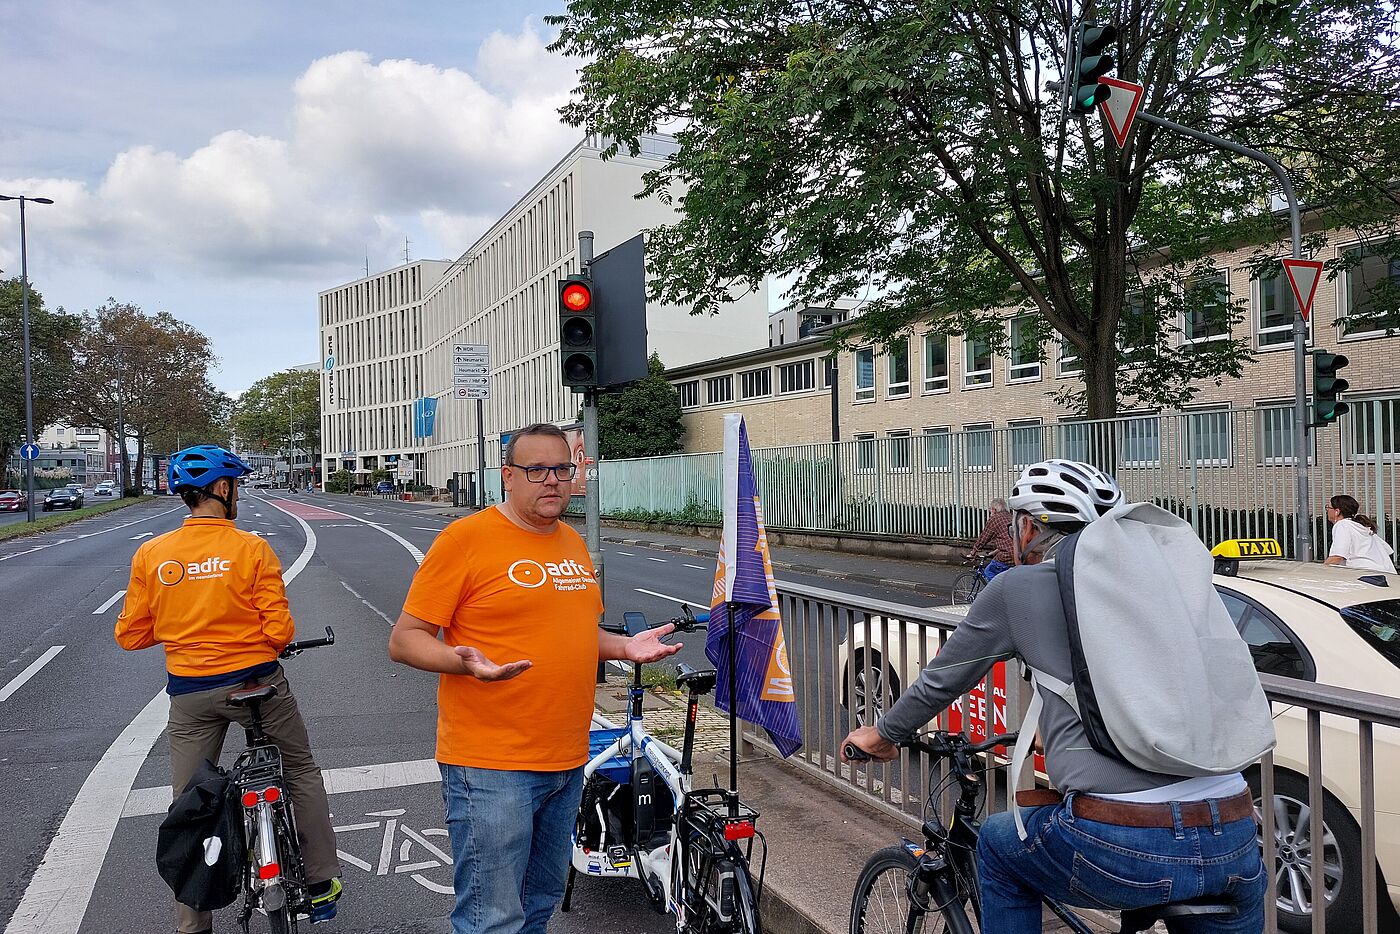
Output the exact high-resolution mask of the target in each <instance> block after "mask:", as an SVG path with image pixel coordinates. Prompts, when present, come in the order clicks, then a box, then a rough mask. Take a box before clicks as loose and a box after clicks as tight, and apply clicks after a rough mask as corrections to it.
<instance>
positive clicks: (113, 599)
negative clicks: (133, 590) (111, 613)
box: [92, 590, 126, 616]
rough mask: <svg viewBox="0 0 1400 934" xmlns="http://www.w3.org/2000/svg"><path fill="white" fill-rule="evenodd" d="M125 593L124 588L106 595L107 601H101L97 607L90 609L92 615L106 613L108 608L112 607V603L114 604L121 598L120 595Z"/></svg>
mask: <svg viewBox="0 0 1400 934" xmlns="http://www.w3.org/2000/svg"><path fill="white" fill-rule="evenodd" d="M125 593H126V591H125V590H118V591H117V592H116V593H114V594H112V595H111V596H110V597H108V598H107V601H106V602H105V603H103V604H102V605H101V606H100V607H98V608H97V609H95V610H93V611H92V615H93V616H101V615H102V614H103V613H106V612H107V611H108V610H110V609H111V608H112V604H114V603H116V602H117V601H118V600H120V599H121V598H122V595H123V594H125Z"/></svg>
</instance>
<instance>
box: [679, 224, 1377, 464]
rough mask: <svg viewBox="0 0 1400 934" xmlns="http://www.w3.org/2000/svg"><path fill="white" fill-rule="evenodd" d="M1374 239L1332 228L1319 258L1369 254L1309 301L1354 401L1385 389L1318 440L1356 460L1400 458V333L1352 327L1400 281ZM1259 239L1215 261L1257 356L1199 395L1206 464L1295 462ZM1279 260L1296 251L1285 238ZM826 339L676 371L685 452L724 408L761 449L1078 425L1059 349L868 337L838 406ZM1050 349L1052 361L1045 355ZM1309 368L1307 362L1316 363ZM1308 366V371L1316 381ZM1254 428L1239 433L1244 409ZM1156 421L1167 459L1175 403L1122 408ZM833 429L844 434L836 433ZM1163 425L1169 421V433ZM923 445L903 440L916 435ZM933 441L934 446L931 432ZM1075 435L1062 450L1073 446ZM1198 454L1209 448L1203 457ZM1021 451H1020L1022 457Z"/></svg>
mask: <svg viewBox="0 0 1400 934" xmlns="http://www.w3.org/2000/svg"><path fill="white" fill-rule="evenodd" d="M1375 244H1376V241H1375V240H1374V239H1373V240H1371V241H1364V240H1362V239H1360V238H1359V237H1358V236H1357V235H1355V234H1354V233H1351V232H1348V231H1333V232H1332V233H1331V235H1330V237H1329V240H1328V243H1327V246H1326V247H1325V248H1323V249H1322V250H1321V251H1320V252H1319V253H1318V254H1317V255H1316V256H1314V257H1313V258H1315V259H1321V260H1332V259H1335V258H1337V257H1339V256H1342V255H1344V254H1345V255H1352V256H1359V258H1360V262H1359V265H1357V266H1356V267H1354V268H1353V269H1350V270H1348V271H1346V272H1343V273H1341V274H1339V275H1337V276H1336V278H1335V279H1331V280H1329V279H1328V278H1326V276H1325V275H1324V277H1323V278H1322V280H1321V281H1320V282H1319V284H1318V286H1317V292H1316V296H1315V298H1314V301H1313V305H1312V320H1311V334H1312V340H1311V343H1310V347H1316V346H1319V345H1320V346H1323V347H1326V348H1328V349H1330V350H1332V351H1333V352H1338V353H1343V354H1345V355H1346V356H1347V357H1348V358H1349V360H1350V365H1349V367H1348V368H1347V369H1346V371H1345V372H1344V374H1343V375H1344V376H1345V378H1346V379H1347V380H1348V381H1349V382H1350V384H1351V388H1350V390H1349V391H1348V392H1347V394H1346V398H1347V399H1348V400H1352V401H1353V402H1355V401H1368V400H1378V402H1377V404H1374V405H1368V406H1353V409H1354V411H1353V414H1352V415H1350V416H1347V417H1345V418H1344V419H1343V421H1342V431H1341V432H1340V433H1338V432H1335V431H1333V432H1331V433H1330V434H1327V433H1321V434H1320V435H1319V439H1320V440H1319V443H1321V444H1324V445H1338V444H1339V445H1341V448H1342V450H1341V452H1340V455H1341V457H1342V458H1343V459H1344V460H1345V459H1348V458H1350V459H1351V460H1374V459H1375V458H1376V456H1377V453H1379V456H1380V458H1381V459H1383V460H1394V459H1397V458H1400V367H1397V365H1396V363H1395V360H1396V358H1397V356H1398V355H1400V335H1393V336H1392V335H1387V334H1385V333H1384V332H1383V331H1377V330H1363V329H1361V328H1359V327H1358V326H1357V325H1356V324H1355V323H1353V324H1351V325H1350V326H1348V322H1349V321H1351V322H1355V321H1356V313H1357V311H1358V310H1360V309H1364V308H1365V303H1366V299H1367V296H1368V294H1370V293H1371V290H1373V289H1374V288H1375V287H1376V285H1377V284H1378V283H1380V282H1383V281H1385V280H1386V279H1390V280H1391V281H1395V282H1400V263H1397V264H1391V263H1388V262H1387V260H1386V257H1385V255H1384V254H1383V253H1380V252H1379V251H1376V250H1375ZM1254 254H1255V248H1254V247H1252V246H1247V247H1242V248H1240V249H1238V250H1235V251H1233V252H1228V253H1223V254H1220V255H1218V256H1217V257H1215V264H1216V266H1217V268H1218V269H1219V271H1220V274H1221V275H1222V276H1224V279H1225V285H1226V287H1227V289H1228V294H1229V300H1230V302H1231V303H1232V304H1235V303H1238V310H1239V312H1241V313H1242V317H1241V319H1240V320H1239V321H1238V322H1236V323H1235V325H1234V326H1233V329H1232V332H1231V333H1232V335H1233V336H1234V337H1237V338H1241V339H1245V340H1247V341H1248V344H1249V347H1250V348H1251V350H1252V352H1253V353H1254V355H1255V360H1254V361H1253V362H1252V363H1249V364H1247V366H1246V371H1245V375H1244V376H1243V377H1241V378H1238V379H1229V380H1226V381H1225V382H1224V383H1223V384H1222V385H1220V386H1218V387H1217V386H1215V385H1213V384H1209V383H1207V384H1204V385H1202V387H1201V391H1200V393H1199V394H1198V395H1197V397H1196V398H1195V399H1193V400H1192V402H1191V404H1190V405H1189V406H1187V407H1185V408H1184V409H1183V411H1184V412H1188V413H1193V415H1194V417H1193V418H1192V419H1191V421H1192V423H1193V425H1194V426H1195V428H1194V430H1195V431H1196V433H1197V445H1196V446H1197V448H1198V449H1199V450H1198V451H1197V457H1196V461H1197V463H1200V464H1206V465H1214V464H1217V463H1222V462H1230V461H1233V460H1234V459H1237V458H1245V459H1247V460H1251V461H1253V462H1254V463H1256V464H1264V465H1267V464H1284V463H1291V450H1292V449H1291V442H1290V441H1289V439H1290V438H1291V430H1292V424H1293V413H1292V410H1291V409H1290V408H1289V407H1288V405H1289V403H1291V400H1292V398H1293V383H1294V375H1293V374H1294V357H1293V343H1292V330H1291V322H1292V317H1293V307H1294V301H1293V296H1292V293H1291V290H1290V289H1289V286H1288V283H1287V280H1286V278H1285V277H1284V276H1282V275H1279V276H1278V277H1276V278H1274V279H1270V280H1262V281H1254V280H1251V278H1250V269H1249V265H1248V264H1249V261H1250V260H1251V258H1252V257H1253V256H1254ZM1278 255H1280V256H1281V255H1286V247H1284V245H1282V244H1281V245H1280V250H1279V254H1278ZM1188 316H1189V317H1190V318H1191V320H1186V321H1180V322H1178V326H1179V327H1180V330H1181V334H1180V335H1179V336H1178V337H1176V338H1175V339H1177V340H1179V341H1181V342H1193V341H1210V340H1218V339H1221V338H1222V337H1224V336H1225V335H1224V334H1223V333H1213V332H1212V331H1211V329H1210V327H1211V323H1210V319H1209V317H1208V316H1207V315H1206V314H1204V313H1201V314H1190V313H1188ZM1022 326H1023V325H1022V323H1021V322H1020V321H1018V320H1017V319H1016V318H1014V317H1010V316H1008V317H1007V319H1006V321H1005V327H1006V328H1007V329H1008V331H1007V336H1008V345H1009V346H1010V347H1012V348H1016V347H1018V346H1019V345H1021V344H1022V342H1021V341H1019V340H1018V331H1019V329H1020V328H1021V327H1022ZM827 354H828V348H827V346H826V345H825V342H824V340H823V338H822V336H821V334H820V332H819V333H817V334H814V335H813V336H811V337H808V338H806V339H804V340H801V341H798V342H796V343H787V344H784V345H782V346H775V347H772V348H769V349H767V350H762V351H758V352H754V353H749V354H742V355H738V356H732V357H722V358H719V359H716V360H711V361H706V362H704V363H699V364H694V365H691V366H687V367H682V368H676V369H672V370H670V371H668V377H669V378H670V379H671V380H672V382H673V383H674V384H675V385H676V386H677V389H678V391H679V392H680V394H681V401H682V407H683V411H684V416H683V419H684V422H685V426H686V429H687V434H686V442H685V445H686V448H685V449H686V451H687V452H691V453H693V452H702V451H715V450H718V449H719V448H720V447H721V440H720V439H721V437H722V436H721V425H722V423H723V416H724V415H725V414H727V413H729V412H742V413H743V414H744V415H745V416H746V419H747V421H748V430H749V437H750V439H751V441H752V443H753V444H754V446H755V447H771V446H781V445H793V444H806V443H814V442H829V441H833V440H840V441H851V440H873V439H882V438H891V439H896V443H897V444H899V443H901V442H899V441H898V439H902V438H904V437H911V436H912V438H919V437H920V436H937V435H938V434H942V433H949V432H952V433H958V432H968V431H971V432H980V431H983V430H991V429H994V430H997V432H998V435H999V436H1000V434H1001V433H1002V430H1003V429H1006V430H1009V431H1010V435H1011V438H1012V444H1013V445H1014V444H1015V443H1016V442H1015V439H1016V436H1017V434H1018V433H1019V434H1020V435H1021V436H1022V437H1024V438H1025V439H1027V441H1028V442H1029V441H1030V440H1031V439H1035V440H1034V444H1033V445H1032V444H1029V443H1028V444H1026V445H1024V447H1027V448H1030V447H1033V446H1034V447H1038V446H1039V443H1040V442H1039V438H1040V434H1041V431H1042V429H1046V430H1054V431H1061V432H1063V431H1069V430H1071V428H1070V424H1071V423H1073V422H1075V421H1077V419H1076V418H1075V416H1074V415H1073V413H1072V412H1070V411H1068V410H1067V409H1065V408H1064V407H1062V406H1060V405H1059V404H1057V403H1056V401H1055V399H1054V398H1053V397H1054V395H1055V394H1056V392H1057V391H1058V390H1060V389H1061V388H1064V387H1066V386H1068V385H1072V384H1075V383H1078V382H1079V381H1080V376H1079V372H1080V371H1079V369H1078V366H1077V362H1076V361H1075V360H1074V359H1073V358H1067V357H1066V356H1065V355H1064V353H1063V351H1062V350H1061V349H1060V348H1059V347H1046V348H1045V350H1044V352H1043V354H1042V352H1041V351H1040V350H1039V349H1037V348H1030V347H1027V348H1024V349H1022V350H1021V351H1019V352H1017V351H1013V352H1012V353H1010V354H1009V355H1001V354H994V353H992V352H991V350H990V349H989V348H988V347H987V346H986V345H985V344H979V343H978V342H973V341H967V340H964V339H963V338H961V337H957V336H953V337H943V336H941V335H933V334H929V333H927V332H926V329H921V328H915V329H914V330H913V331H912V333H910V334H909V335H908V336H907V337H906V338H905V339H904V340H903V341H899V342H897V343H896V344H895V345H894V346H892V347H890V348H885V347H881V346H872V347H862V348H857V349H855V350H854V351H845V352H842V353H840V354H838V355H836V357H835V359H834V363H835V370H836V374H837V376H836V380H835V383H836V394H837V398H836V401H835V406H834V409H835V411H834V414H833V402H832V398H831V391H832V390H831V388H830V386H829V384H828V381H827V376H826V374H827V367H828V365H829V364H828V360H827ZM1041 356H1044V357H1045V359H1044V360H1041V359H1040V357H1041ZM1310 370H1311V367H1310V366H1309V371H1310ZM1310 378H1311V377H1309V379H1310ZM1251 409H1257V410H1260V411H1258V412H1255V413H1252V414H1251V415H1250V418H1249V421H1250V423H1251V428H1250V430H1249V431H1248V432H1247V433H1246V434H1245V436H1239V435H1240V431H1239V428H1238V424H1237V423H1239V422H1241V419H1240V418H1238V417H1236V416H1237V415H1241V414H1244V413H1243V412H1241V411H1240V410H1251ZM1121 414H1123V415H1132V414H1141V415H1143V416H1144V419H1147V418H1151V419H1152V420H1153V423H1154V424H1153V425H1148V424H1147V422H1146V421H1144V427H1143V432H1144V433H1145V434H1144V435H1143V440H1142V444H1143V445H1144V447H1145V448H1147V449H1150V450H1151V451H1153V452H1155V454H1151V455H1150V456H1149V455H1147V454H1145V455H1144V460H1146V459H1152V458H1155V459H1161V458H1163V457H1165V456H1166V449H1167V440H1166V439H1165V438H1164V437H1161V438H1159V437H1158V432H1159V429H1158V428H1156V427H1155V421H1156V416H1165V415H1168V414H1170V413H1166V412H1151V413H1148V412H1143V413H1134V412H1127V411H1125V412H1122V413H1121ZM833 425H835V430H834V431H833ZM1161 431H1162V433H1163V434H1165V429H1162V430H1161ZM911 443H912V441H911V442H902V445H903V446H910V445H911ZM925 443H929V442H928V441H926V442H925ZM1063 448H1064V445H1061V449H1063ZM1202 451H1211V452H1213V453H1212V454H1211V456H1209V457H1207V456H1205V455H1204V454H1202V453H1201V452H1202ZM1012 458H1013V460H1015V459H1016V458H1015V455H1014V454H1013V455H1012Z"/></svg>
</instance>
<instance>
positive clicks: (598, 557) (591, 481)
mask: <svg viewBox="0 0 1400 934" xmlns="http://www.w3.org/2000/svg"><path fill="white" fill-rule="evenodd" d="M592 262H593V231H591V230H580V231H579V233H578V265H579V271H580V272H582V273H583V274H584V275H588V265H589V263H592ZM583 476H584V481H585V484H586V488H587V489H586V492H585V494H584V538H585V540H586V542H587V544H588V557H589V560H591V561H592V562H593V573H594V575H595V576H596V577H597V578H598V593H599V595H601V596H604V597H605V598H606V590H605V589H604V583H603V533H602V521H601V518H600V511H599V508H598V507H599V502H598V496H599V492H598V391H597V390H596V389H589V390H586V391H585V392H584V393H583Z"/></svg>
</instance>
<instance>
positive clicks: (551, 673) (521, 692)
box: [389, 424, 680, 934]
mask: <svg viewBox="0 0 1400 934" xmlns="http://www.w3.org/2000/svg"><path fill="white" fill-rule="evenodd" d="M577 470H578V467H577V465H576V464H574V463H573V462H572V461H571V460H570V451H569V443H568V440H567V438H566V436H565V434H564V432H563V431H562V430H561V429H559V428H558V427H556V426H554V425H549V424H537V425H531V426H530V427H528V428H525V429H524V430H522V431H520V432H518V433H517V434H515V435H514V436H513V437H512V438H511V440H510V444H509V445H508V446H507V447H506V452H505V463H504V464H503V465H502V467H501V482H502V484H503V485H504V487H505V490H506V493H507V494H508V495H509V499H507V500H506V501H505V502H504V503H502V504H501V505H499V506H497V507H495V508H493V509H485V510H482V511H481V512H478V513H476V514H475V515H472V516H468V517H467V518H464V519H459V520H457V521H456V522H454V523H452V524H451V525H449V526H448V527H447V528H446V529H444V530H443V532H442V534H441V535H439V536H438V537H437V540H436V541H434V542H433V546H432V548H430V549H428V554H427V555H426V556H425V557H424V558H423V564H422V567H420V568H419V569H418V573H417V575H415V576H414V578H413V584H412V586H411V587H410V588H409V591H408V599H407V600H406V601H405V602H404V608H403V613H402V614H401V615H400V616H399V621H398V623H397V624H396V625H395V626H394V631H393V634H392V635H391V636H390V637H389V657H390V658H392V659H393V660H394V661H396V662H402V663H404V664H406V665H410V666H412V667H414V668H420V669H422V670H424V671H435V672H439V673H440V674H441V678H440V679H439V681H438V728H437V760H438V765H439V768H440V769H441V770H442V796H443V801H444V803H445V804H446V806H447V829H448V834H449V836H450V838H451V841H452V858H453V866H454V868H453V883H454V886H453V887H454V889H455V894H456V903H455V905H454V906H453V909H452V931H453V934H517V932H526V934H544V930H545V925H546V924H547V923H548V922H549V918H550V915H552V914H553V913H554V908H555V906H556V905H557V904H558V902H559V899H560V898H561V897H562V896H563V894H564V878H565V874H566V872H567V870H568V864H569V833H570V830H571V829H572V827H573V824H574V818H575V815H576V814H577V812H578V805H579V796H580V795H581V793H582V790H583V766H584V764H585V763H586V762H587V761H588V727H589V722H590V719H591V716H592V711H593V684H594V675H595V672H596V670H597V667H598V661H599V660H600V659H628V660H630V661H634V662H651V661H656V660H657V659H661V658H665V657H666V656H668V655H671V654H673V653H675V652H676V651H678V650H679V649H680V646H679V645H665V644H663V643H662V642H660V641H659V640H660V638H661V637H662V636H665V635H667V634H668V633H670V632H671V627H669V626H663V627H660V628H658V629H653V630H650V631H648V632H645V633H642V634H640V635H637V636H633V637H632V638H630V639H628V638H624V637H622V636H618V635H613V634H611V633H605V632H603V631H602V630H601V629H599V628H598V622H599V620H600V619H601V617H602V614H603V601H602V597H601V594H600V592H599V588H598V582H597V581H596V580H595V579H594V576H593V565H592V562H591V561H590V560H589V557H588V549H587V547H585V545H584V543H583V539H582V538H580V537H579V534H578V533H577V532H575V531H574V530H573V529H571V528H570V527H569V526H567V525H564V524H562V523H560V522H559V516H560V514H561V513H563V511H564V507H565V506H567V505H568V502H569V488H570V485H571V481H572V480H573V478H574V474H575V473H576V471H577ZM439 633H441V634H442V639H441V640H439V638H438V635H439Z"/></svg>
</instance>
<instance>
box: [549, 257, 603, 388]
mask: <svg viewBox="0 0 1400 934" xmlns="http://www.w3.org/2000/svg"><path fill="white" fill-rule="evenodd" d="M559 364H560V369H561V371H562V376H563V381H564V385H565V386H567V387H569V388H570V389H573V390H574V391H576V392H582V391H584V390H588V389H596V388H597V386H598V328H597V319H596V317H595V316H594V307H593V283H592V282H591V281H590V280H589V279H588V277H587V276H584V275H580V274H577V273H575V274H574V275H571V276H566V277H564V278H563V279H560V280H559Z"/></svg>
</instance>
